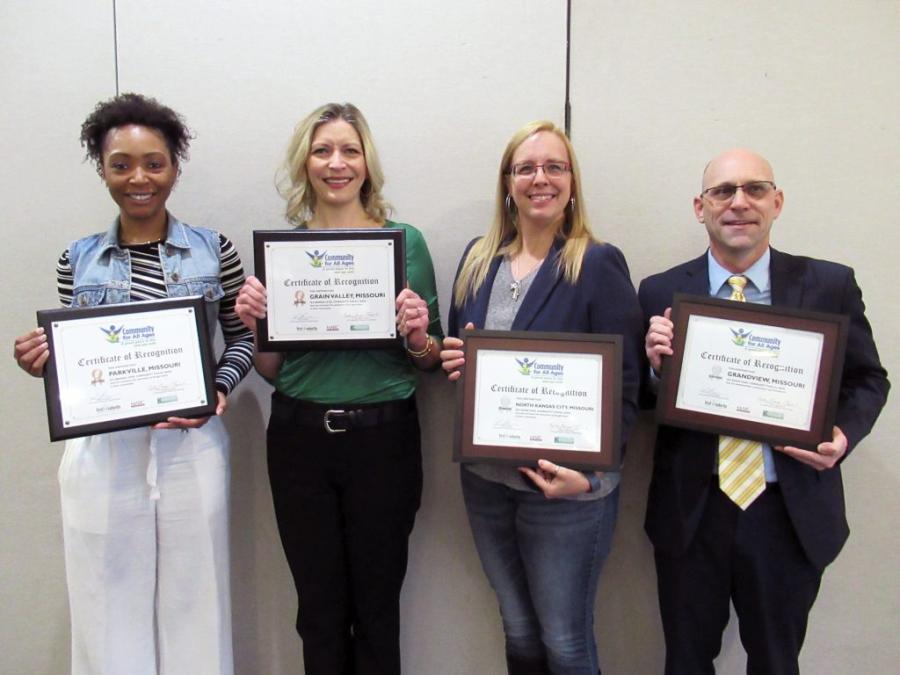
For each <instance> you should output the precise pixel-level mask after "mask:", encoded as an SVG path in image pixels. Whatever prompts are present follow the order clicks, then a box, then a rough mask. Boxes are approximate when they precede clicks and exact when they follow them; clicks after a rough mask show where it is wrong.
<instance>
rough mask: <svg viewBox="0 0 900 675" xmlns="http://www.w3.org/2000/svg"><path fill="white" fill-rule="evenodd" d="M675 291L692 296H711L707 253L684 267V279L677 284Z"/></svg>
mask: <svg viewBox="0 0 900 675" xmlns="http://www.w3.org/2000/svg"><path fill="white" fill-rule="evenodd" d="M676 283H677V287H676V288H675V289H674V290H675V291H678V292H681V293H690V294H691V295H709V261H708V260H707V258H706V253H704V254H703V255H701V256H700V257H699V258H694V259H693V260H691V261H690V262H688V263H686V264H685V266H684V277H683V278H682V279H680V280H678V281H677V282H676Z"/></svg>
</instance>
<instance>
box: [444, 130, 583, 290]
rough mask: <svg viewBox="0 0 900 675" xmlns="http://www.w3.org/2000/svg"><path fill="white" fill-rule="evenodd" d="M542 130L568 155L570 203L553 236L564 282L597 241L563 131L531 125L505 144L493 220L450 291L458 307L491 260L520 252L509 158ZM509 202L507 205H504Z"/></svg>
mask: <svg viewBox="0 0 900 675" xmlns="http://www.w3.org/2000/svg"><path fill="white" fill-rule="evenodd" d="M542 131H547V132H549V133H552V134H554V135H555V136H556V137H557V138H559V139H560V140H561V141H562V142H563V145H565V146H566V152H568V153H569V164H570V165H571V167H572V189H571V198H572V200H573V201H572V204H574V206H573V205H572V204H570V205H569V206H567V207H566V216H565V219H564V221H563V224H562V226H561V227H560V231H559V232H558V234H557V236H561V237H562V238H563V239H565V244H564V245H563V248H562V251H561V253H560V256H559V260H558V261H557V264H558V265H559V268H560V269H562V271H563V275H564V277H565V280H566V281H568V282H569V283H575V282H576V281H577V280H578V275H579V274H580V273H581V261H582V259H583V258H584V253H585V251H586V250H587V247H588V244H590V243H591V242H594V241H597V239H596V238H595V237H594V235H593V233H592V232H591V227H590V223H589V222H588V217H587V211H586V210H585V208H584V199H582V195H581V171H580V169H579V168H578V159H577V158H576V157H575V150H574V148H573V147H572V143H571V142H570V141H569V138H568V136H566V134H565V132H564V131H563V130H562V129H560V128H559V127H557V126H556V125H555V124H554V123H553V122H549V121H546V120H543V121H537V122H531V123H530V124H526V125H525V126H524V127H522V128H521V129H519V130H518V131H517V132H516V133H514V134H513V137H512V138H511V139H510V140H509V143H508V144H507V145H506V150H504V151H503V156H502V157H501V159H500V170H499V172H498V174H497V194H496V199H495V201H494V221H493V223H492V224H491V228H490V230H488V233H487V234H486V235H485V236H484V237H482V238H481V239H479V240H478V241H476V242H475V243H474V244H473V245H472V248H471V249H469V253H468V255H467V256H466V259H465V261H464V262H463V265H462V267H461V268H460V271H459V277H458V278H457V280H456V287H455V288H454V291H453V302H454V304H455V305H456V306H457V307H461V306H462V304H463V303H464V302H465V301H466V298H467V297H474V296H475V294H476V293H477V292H478V289H479V288H481V285H482V284H483V283H484V280H485V279H486V278H487V273H488V270H489V269H490V266H491V261H492V260H493V259H494V258H495V257H496V256H498V255H507V254H514V253H518V252H519V251H520V250H521V249H522V237H521V234H520V233H519V230H518V228H517V227H516V216H517V212H516V208H515V204H514V203H513V202H512V196H511V195H510V193H509V181H510V176H511V174H512V158H513V155H514V154H515V152H516V150H518V148H519V146H520V145H522V143H523V142H525V140H526V139H528V138H530V137H532V136H534V135H535V134H537V133H540V132H542ZM507 200H509V202H508V203H509V206H507Z"/></svg>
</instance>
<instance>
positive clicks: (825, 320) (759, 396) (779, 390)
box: [657, 295, 847, 448]
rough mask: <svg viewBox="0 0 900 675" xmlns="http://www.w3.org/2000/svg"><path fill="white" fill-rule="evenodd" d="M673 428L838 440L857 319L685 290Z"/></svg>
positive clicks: (664, 399)
mask: <svg viewBox="0 0 900 675" xmlns="http://www.w3.org/2000/svg"><path fill="white" fill-rule="evenodd" d="M672 320H673V323H674V324H675V338H674V340H673V343H672V344H673V350H674V351H675V357H673V358H671V359H667V360H666V362H665V366H664V368H663V379H662V382H661V384H660V395H659V398H658V402H657V419H658V420H659V421H660V422H661V423H664V424H672V425H675V426H685V427H688V428H696V429H699V430H702V431H709V432H711V433H724V434H728V435H731V436H739V437H741V438H752V439H756V440H760V441H765V442H769V443H772V444H775V445H783V444H790V445H795V446H798V447H808V448H809V447H815V446H816V445H817V444H818V443H820V442H821V441H823V440H828V439H830V438H831V427H832V423H833V420H834V412H835V410H836V407H837V395H838V389H839V386H840V373H841V369H842V364H843V358H844V348H845V344H846V331H847V318H846V317H844V316H840V315H831V314H820V313H813V312H805V311H799V310H784V309H779V308H774V307H769V306H768V305H756V304H747V303H738V302H732V301H728V300H719V299H715V298H708V297H696V296H685V295H676V297H675V301H674V303H673V308H672Z"/></svg>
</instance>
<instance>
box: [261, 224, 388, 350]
mask: <svg viewBox="0 0 900 675" xmlns="http://www.w3.org/2000/svg"><path fill="white" fill-rule="evenodd" d="M394 256H395V248H394V242H393V240H390V239H351V240H330V241H329V240H311V241H305V240H293V241H268V242H266V244H265V270H266V292H267V294H268V339H269V341H270V342H294V341H297V340H326V341H328V340H378V339H394V338H396V337H397V326H396V323H395V315H396V312H395V310H394V299H395V293H394V278H395V273H394V260H395V257H394Z"/></svg>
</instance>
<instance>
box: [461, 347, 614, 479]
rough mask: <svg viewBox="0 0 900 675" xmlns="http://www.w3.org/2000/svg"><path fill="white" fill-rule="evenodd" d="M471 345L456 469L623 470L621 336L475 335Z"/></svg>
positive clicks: (463, 383)
mask: <svg viewBox="0 0 900 675" xmlns="http://www.w3.org/2000/svg"><path fill="white" fill-rule="evenodd" d="M463 338H464V340H465V346H464V347H463V349H464V352H465V359H466V366H465V370H464V372H463V377H462V378H461V380H460V382H459V383H458V387H457V406H456V439H455V441H456V442H455V444H454V452H453V459H454V461H457V462H488V463H495V464H510V465H514V466H533V465H534V464H535V463H536V462H537V460H538V459H546V460H549V461H551V462H554V463H558V464H562V465H564V466H566V467H569V468H572V469H583V470H617V469H618V468H619V466H620V464H621V448H620V441H621V419H622V338H621V336H619V335H594V334H580V333H540V332H532V331H488V330H474V331H466V333H465V334H464V336H463Z"/></svg>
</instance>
